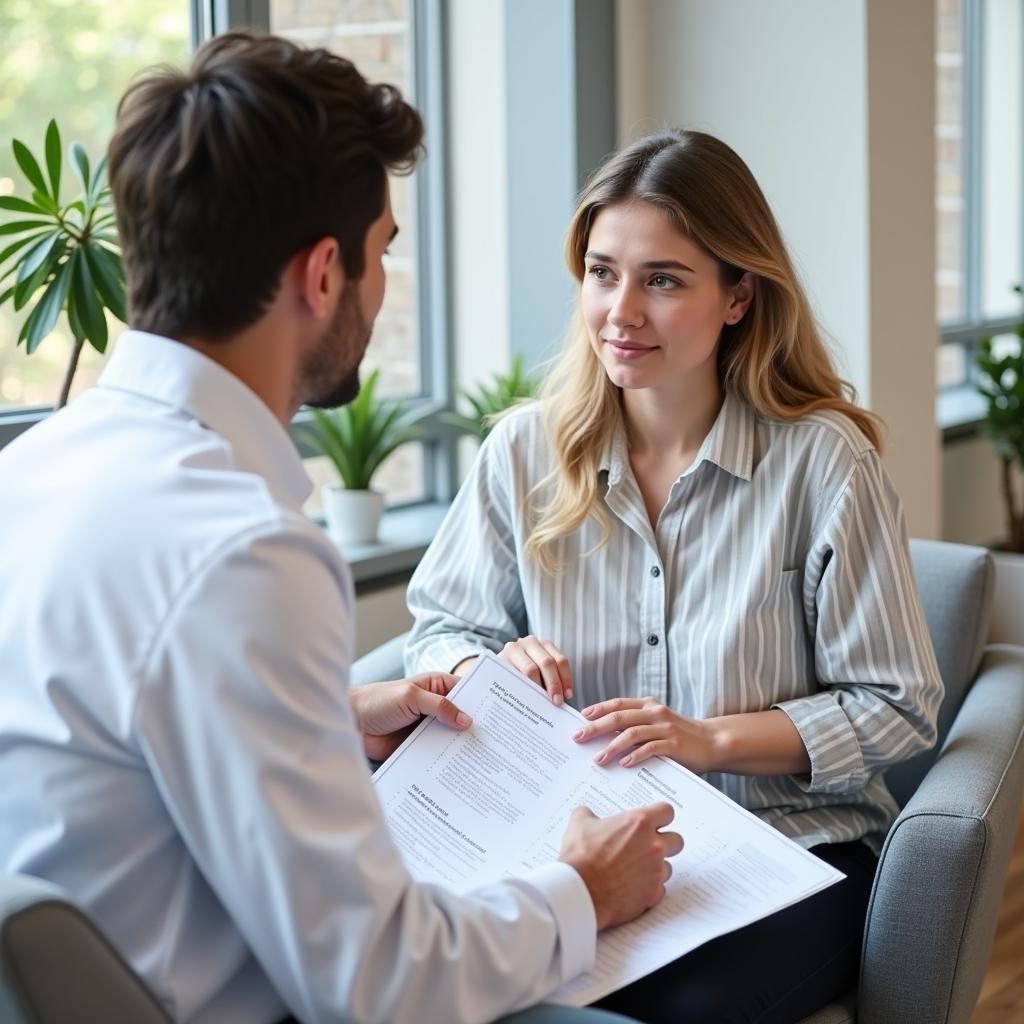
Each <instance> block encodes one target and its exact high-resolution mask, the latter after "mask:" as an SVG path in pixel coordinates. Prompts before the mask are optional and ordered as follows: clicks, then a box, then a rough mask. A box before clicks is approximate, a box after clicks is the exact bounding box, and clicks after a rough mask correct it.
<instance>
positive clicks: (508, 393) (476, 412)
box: [441, 356, 538, 442]
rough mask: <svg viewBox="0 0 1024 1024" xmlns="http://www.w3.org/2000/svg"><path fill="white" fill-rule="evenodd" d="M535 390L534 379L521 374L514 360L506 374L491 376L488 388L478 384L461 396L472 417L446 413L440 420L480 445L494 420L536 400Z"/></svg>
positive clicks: (519, 361) (520, 363)
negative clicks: (471, 411) (508, 411)
mask: <svg viewBox="0 0 1024 1024" xmlns="http://www.w3.org/2000/svg"><path fill="white" fill-rule="evenodd" d="M537 386H538V382H537V380H536V378H534V377H531V376H530V375H528V374H527V373H526V372H525V371H524V370H523V357H522V356H516V357H515V358H514V359H513V360H512V368H511V369H510V370H509V371H508V373H495V374H494V376H493V378H492V380H491V384H490V385H489V386H488V385H487V384H480V385H478V386H477V390H476V391H475V392H474V391H463V392H462V397H463V398H465V400H466V401H467V402H468V403H469V405H470V407H471V408H472V410H473V415H471V416H466V415H463V414H462V413H457V412H448V413H443V414H442V416H441V419H442V420H443V421H444V422H445V423H450V424H451V425H452V426H453V427H458V428H459V429H460V430H461V431H463V433H465V434H469V435H470V436H472V437H475V438H476V439H477V441H480V442H483V440H484V439H485V438H486V437H487V435H488V434H489V433H490V432H491V428H492V427H493V426H494V423H495V420H496V419H497V418H498V416H500V415H501V413H503V412H504V411H505V410H506V409H511V408H512V406H514V405H518V404H519V403H520V402H523V401H528V400H529V399H531V398H534V397H536V394H537Z"/></svg>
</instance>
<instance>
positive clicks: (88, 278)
mask: <svg viewBox="0 0 1024 1024" xmlns="http://www.w3.org/2000/svg"><path fill="white" fill-rule="evenodd" d="M72 262H73V264H74V267H73V278H72V281H71V287H72V289H73V291H74V295H75V308H76V311H77V313H78V316H79V318H80V320H81V325H82V327H83V328H84V330H85V337H86V339H87V340H88V342H89V344H90V345H92V347H93V348H94V349H96V351H97V352H104V351H106V348H107V321H106V318H105V317H104V316H103V306H102V305H101V303H100V300H99V299H98V298H97V296H96V285H95V283H94V281H93V279H92V274H91V273H90V272H89V264H88V262H87V261H86V259H85V256H84V254H83V253H82V250H81V249H76V250H75V258H73V260H72Z"/></svg>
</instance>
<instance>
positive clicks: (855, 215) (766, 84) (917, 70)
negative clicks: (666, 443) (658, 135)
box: [618, 0, 941, 537]
mask: <svg viewBox="0 0 1024 1024" xmlns="http://www.w3.org/2000/svg"><path fill="white" fill-rule="evenodd" d="M933 39H934V10H933V4H932V0H901V2H900V3H898V4H892V3H889V2H887V0H830V2H829V3H822V2H820V0H774V2H772V3H770V4H769V3H762V2H759V0H715V2H714V3H707V2H705V0H620V2H619V7H618V47H619V49H618V76H619V77H618V80H619V108H618V109H619V128H620V132H619V133H620V141H622V142H626V141H629V140H630V139H632V138H635V137H636V136H638V135H640V134H643V133H646V132H648V131H651V130H653V129H656V128H660V127H663V126H686V127H692V128H700V129H703V130H706V131H710V132H712V133H714V134H716V135H718V136H720V137H721V138H723V139H724V140H725V141H726V142H728V143H729V144H730V145H731V146H733V148H735V149H736V150H737V151H738V152H739V153H740V155H741V156H743V158H744V159H745V160H746V161H747V163H748V164H749V165H750V167H751V170H752V171H753V172H754V174H755V176H756V177H757V178H758V180H759V181H760V183H761V185H762V188H763V189H764V191H765V194H766V195H767V197H768V200H769V202H770V203H771V205H772V207H773V209H774V211H775V214H776V217H777V219H778V220H779V223H780V225H781V227H782V231H783V234H784V235H785V237H786V239H787V242H788V244H789V246H790V249H791V252H792V254H793V256H794V258H795V261H796V264H797V267H798V269H799V271H800V272H801V274H802V277H803V280H804V283H805V285H806V287H807V290H808V293H809V296H810V299H811V301H812V304H813V305H814V308H815V310H816V312H817V314H818V316H819V319H820V320H821V321H822V323H823V325H824V327H825V328H826V330H827V332H828V333H829V334H830V335H831V336H832V337H833V338H834V339H835V342H836V348H837V355H838V361H839V363H840V366H841V368H842V369H843V370H844V371H845V373H846V374H847V375H848V376H849V378H850V379H851V380H852V381H853V383H854V384H855V385H856V387H857V390H858V392H859V393H860V395H861V399H862V401H863V402H864V404H866V405H867V406H868V407H870V408H872V409H874V410H876V411H877V412H878V413H880V414H881V415H882V416H883V417H884V418H885V420H886V421H887V423H888V424H889V427H890V434H889V437H890V443H889V446H888V450H887V454H886V463H887V466H888V469H889V472H890V474H891V475H892V477H893V479H894V480H895V483H896V486H897V488H898V490H899V491H900V493H901V494H902V496H903V499H904V503H905V506H906V510H907V518H908V522H909V524H910V529H911V532H913V533H914V534H916V535H917V536H924V537H936V536H938V535H939V532H940V520H941V516H940V511H939V508H940V506H939V500H940V486H941V485H940V473H941V468H940V452H939V436H938V431H937V430H936V428H935V419H934V402H935V387H934V380H933V378H934V374H933V372H932V366H933V363H934V357H935V343H936V328H935V317H934V308H935V302H934V281H933V268H934V214H933V207H934V174H935V170H934V152H933V142H932V133H933V125H934V66H933V59H934V54H933ZM922 371H923V372H922Z"/></svg>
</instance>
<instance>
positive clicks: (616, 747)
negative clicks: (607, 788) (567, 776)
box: [573, 697, 718, 774]
mask: <svg viewBox="0 0 1024 1024" xmlns="http://www.w3.org/2000/svg"><path fill="white" fill-rule="evenodd" d="M582 714H583V717H584V718H586V719H587V724H586V725H583V726H581V727H580V728H579V729H578V730H577V731H576V732H574V733H573V739H574V740H576V742H577V743H585V742H587V741H588V740H592V739H594V737H596V736H607V735H608V734H610V733H616V732H617V733H618V734H619V735H618V736H616V737H615V738H614V739H613V740H612V741H611V743H609V744H608V745H607V746H606V747H605V748H604V749H603V750H601V751H600V752H599V753H598V754H596V755H595V756H594V763H595V764H599V765H606V764H611V762H612V761H613V760H615V759H616V758H617V759H618V761H619V764H621V765H622V766H623V767H626V768H628V767H631V766H633V765H637V764H640V763H641V762H642V761H646V760H647V759H648V758H650V757H655V756H656V755H658V754H661V755H662V756H664V757H671V758H672V759H673V760H674V761H678V762H679V763H680V764H681V765H683V766H684V767H686V768H689V769H690V771H692V772H697V773H698V774H702V773H704V772H710V771H715V769H716V767H717V753H718V752H717V745H716V732H715V728H714V726H713V724H712V723H711V722H703V721H700V720H699V719H696V718H687V717H686V716H685V715H680V714H678V713H677V712H675V711H673V710H672V709H671V708H668V707H666V706H665V705H664V704H661V703H659V702H658V701H656V700H655V699H654V698H653V697H643V698H633V697H616V698H615V699H614V700H606V701H602V702H601V703H600V704H593V705H591V706H590V707H588V708H584V709H583V712H582Z"/></svg>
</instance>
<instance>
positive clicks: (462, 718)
mask: <svg viewBox="0 0 1024 1024" xmlns="http://www.w3.org/2000/svg"><path fill="white" fill-rule="evenodd" d="M455 722H456V724H457V725H461V726H462V728H463V729H465V728H468V727H469V726H471V725H472V724H473V719H472V718H470V717H469V715H467V714H466V712H465V711H460V712H459V713H458V714H457V715H456V716H455Z"/></svg>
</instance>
